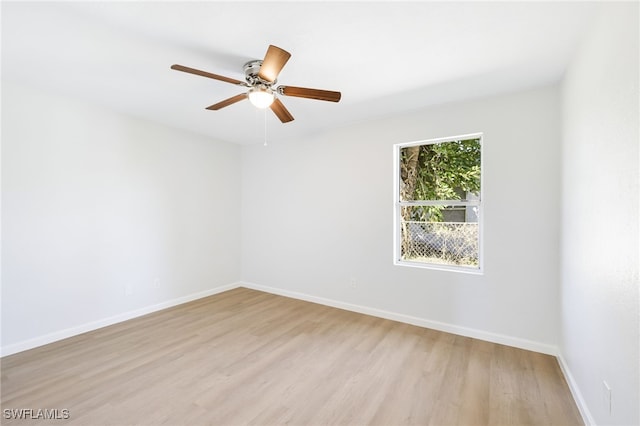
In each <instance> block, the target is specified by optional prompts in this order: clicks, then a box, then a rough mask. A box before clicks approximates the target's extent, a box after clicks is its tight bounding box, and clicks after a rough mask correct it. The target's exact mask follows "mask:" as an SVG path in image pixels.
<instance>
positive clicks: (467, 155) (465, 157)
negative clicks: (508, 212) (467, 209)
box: [400, 139, 480, 221]
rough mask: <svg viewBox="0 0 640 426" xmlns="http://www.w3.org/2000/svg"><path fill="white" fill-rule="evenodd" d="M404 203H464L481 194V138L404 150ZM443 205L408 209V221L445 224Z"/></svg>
mask: <svg viewBox="0 0 640 426" xmlns="http://www.w3.org/2000/svg"><path fill="white" fill-rule="evenodd" d="M400 178H401V182H400V200H401V201H415V200H461V199H463V197H466V194H467V193H472V194H476V195H478V194H479V192H480V139H468V140H457V141H450V142H442V143H434V144H428V145H415V146H408V147H404V148H402V149H401V150H400ZM442 209H443V206H424V207H421V208H412V209H408V208H404V209H403V219H404V220H429V221H442Z"/></svg>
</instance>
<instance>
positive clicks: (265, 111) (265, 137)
mask: <svg viewBox="0 0 640 426" xmlns="http://www.w3.org/2000/svg"><path fill="white" fill-rule="evenodd" d="M264 146H267V109H266V108H265V109H264Z"/></svg>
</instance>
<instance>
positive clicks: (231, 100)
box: [206, 93, 247, 111]
mask: <svg viewBox="0 0 640 426" xmlns="http://www.w3.org/2000/svg"><path fill="white" fill-rule="evenodd" d="M243 99H247V94H246V93H241V94H239V95H235V96H233V97H231V98H229V99H225V100H224V101H220V102H218V103H217V104H213V105H211V106H208V107H207V108H206V109H208V110H213V111H217V110H219V109H221V108H224V107H227V106H229V105H232V104H235V103H236V102H240V101H241V100H243Z"/></svg>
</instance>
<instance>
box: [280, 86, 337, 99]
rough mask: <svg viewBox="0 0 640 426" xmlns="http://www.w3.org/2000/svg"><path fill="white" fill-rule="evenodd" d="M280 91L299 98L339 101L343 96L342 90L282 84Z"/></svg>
mask: <svg viewBox="0 0 640 426" xmlns="http://www.w3.org/2000/svg"><path fill="white" fill-rule="evenodd" d="M278 92H279V93H281V94H283V95H285V96H295V97H298V98H308V99H317V100H319V101H329V102H338V101H340V98H341V97H342V94H341V93H340V92H333V91H331V90H320V89H308V88H306V87H293V86H280V87H278Z"/></svg>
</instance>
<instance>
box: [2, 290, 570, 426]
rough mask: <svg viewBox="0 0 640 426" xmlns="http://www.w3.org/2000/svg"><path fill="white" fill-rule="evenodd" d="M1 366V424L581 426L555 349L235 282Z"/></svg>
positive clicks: (6, 360)
mask: <svg viewBox="0 0 640 426" xmlns="http://www.w3.org/2000/svg"><path fill="white" fill-rule="evenodd" d="M1 368H2V404H1V405H2V409H3V416H2V420H1V423H2V424H7V425H10V424H20V425H23V424H36V425H45V424H55V425H65V426H66V425H133V424H141V425H156V424H169V425H203V424H212V425H239V424H256V425H271V424H273V425H275V424H292V425H320V424H323V425H326V424H332V425H334V424H335V425H364V424H371V425H404V424H415V425H548V424H556V425H574V424H582V422H581V418H580V415H579V413H578V411H577V409H576V406H575V404H574V402H573V400H572V398H571V396H570V393H569V389H568V388H567V384H566V382H565V381H564V379H563V377H562V374H561V372H560V369H559V367H558V364H557V361H556V359H555V358H553V357H551V356H547V355H542V354H538V353H535V352H528V351H524V350H520V349H514V348H511V347H507V346H502V345H496V344H492V343H487V342H483V341H480V340H474V339H470V338H465V337H459V336H455V335H453V334H447V333H442V332H438V331H434V330H429V329H424V328H420V327H415V326H411V325H407V324H402V323H398V322H393V321H389V320H384V319H379V318H375V317H371V316H366V315H361V314H356V313H352V312H347V311H343V310H339V309H334V308H329V307H326V306H321V305H317V304H313V303H309V302H303V301H298V300H294V299H288V298H285V297H280V296H274V295H271V294H266V293H262V292H258V291H254V290H248V289H244V288H240V289H235V290H231V291H228V292H225V293H221V294H218V295H215V296H211V297H207V298H204V299H200V300H197V301H195V302H191V303H188V304H184V305H181V306H177V307H175V308H171V309H167V310H164V311H161V312H157V313H154V314H150V315H147V316H144V317H141V318H137V319H134V320H130V321H127V322H124V323H121V324H117V325H113V326H110V327H106V328H103V329H100V330H97V331H93V332H90V333H86V334H83V335H80V336H76V337H73V338H70V339H66V340H63V341H60V342H56V343H53V344H50V345H46V346H43V347H40V348H36V349H33V350H30V351H25V352H22V353H19V354H15V355H12V356H8V357H5V358H2V360H1ZM16 408H32V409H34V410H35V409H38V408H47V409H59V410H62V409H68V410H69V415H70V418H69V419H68V420H52V421H50V422H47V421H43V420H31V421H24V420H21V421H17V420H7V419H6V418H5V417H4V410H5V409H16Z"/></svg>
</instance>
